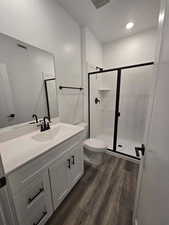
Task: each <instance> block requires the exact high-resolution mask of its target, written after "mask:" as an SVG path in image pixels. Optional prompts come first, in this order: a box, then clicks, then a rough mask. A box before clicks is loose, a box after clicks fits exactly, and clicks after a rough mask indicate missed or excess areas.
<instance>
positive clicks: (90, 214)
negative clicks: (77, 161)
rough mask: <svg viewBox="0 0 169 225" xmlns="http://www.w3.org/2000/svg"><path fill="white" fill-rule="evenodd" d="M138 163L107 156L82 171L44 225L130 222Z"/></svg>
mask: <svg viewBox="0 0 169 225" xmlns="http://www.w3.org/2000/svg"><path fill="white" fill-rule="evenodd" d="M137 174H138V165H137V164H135V163H132V162H129V161H126V160H123V159H119V158H115V157H113V156H108V155H107V156H106V160H105V163H104V164H103V165H101V166H99V167H98V168H93V167H91V166H89V165H85V173H84V176H83V177H82V178H81V180H80V181H79V183H78V184H77V185H76V186H75V187H74V189H73V190H72V192H71V193H70V194H69V195H68V197H67V198H66V199H65V200H64V201H63V203H62V204H61V205H60V207H59V208H58V209H57V210H56V212H55V213H54V215H53V216H52V218H51V219H50V221H49V222H48V223H47V225H131V224H132V212H133V207H134V196H135V190H136V181H137Z"/></svg>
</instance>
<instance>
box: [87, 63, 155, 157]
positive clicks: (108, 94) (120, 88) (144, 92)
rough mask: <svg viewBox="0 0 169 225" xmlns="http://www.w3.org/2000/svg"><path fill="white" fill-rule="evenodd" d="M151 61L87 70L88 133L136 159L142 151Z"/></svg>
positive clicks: (114, 149) (151, 70) (115, 150)
mask: <svg viewBox="0 0 169 225" xmlns="http://www.w3.org/2000/svg"><path fill="white" fill-rule="evenodd" d="M152 76H153V62H148V63H144V64H137V65H131V66H125V67H119V68H113V69H108V70H97V71H94V72H89V73H88V104H89V106H88V122H89V136H90V137H91V138H92V137H95V138H99V139H101V140H103V141H104V142H105V143H106V144H107V146H108V147H107V148H108V150H109V151H113V152H116V153H119V154H123V155H126V156H129V157H133V158H136V159H139V158H140V157H141V155H142V154H144V145H143V143H144V133H145V130H146V117H147V112H148V105H149V101H150V98H151V86H152V80H153V77H152Z"/></svg>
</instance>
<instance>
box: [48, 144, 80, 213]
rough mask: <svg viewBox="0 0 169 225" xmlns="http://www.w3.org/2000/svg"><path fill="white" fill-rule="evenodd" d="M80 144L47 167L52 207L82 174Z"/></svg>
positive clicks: (63, 196) (56, 205) (55, 206)
mask: <svg viewBox="0 0 169 225" xmlns="http://www.w3.org/2000/svg"><path fill="white" fill-rule="evenodd" d="M82 157H83V156H82V149H81V146H80V145H77V146H75V147H73V148H72V149H71V150H70V151H69V152H68V153H67V154H65V155H63V156H62V157H61V158H59V159H57V160H56V161H55V162H53V163H52V165H51V166H50V168H49V175H50V181H51V189H52V199H53V205H54V209H56V208H57V207H58V205H59V204H60V203H61V202H62V200H63V199H64V198H65V196H66V195H67V194H68V193H69V191H70V190H71V189H72V187H73V186H74V185H75V184H76V182H77V181H78V180H79V178H80V177H81V176H82V174H83V158H82Z"/></svg>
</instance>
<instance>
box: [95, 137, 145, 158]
mask: <svg viewBox="0 0 169 225" xmlns="http://www.w3.org/2000/svg"><path fill="white" fill-rule="evenodd" d="M97 138H99V139H101V140H103V141H104V142H105V143H106V144H107V146H108V147H107V148H108V149H113V141H112V136H111V135H99V136H97ZM140 146H141V143H138V142H134V141H131V140H127V139H120V138H119V139H117V148H116V152H117V153H121V154H124V155H126V156H131V157H134V158H137V159H140V158H141V157H138V156H137V155H136V151H135V147H140ZM112 151H113V150H112Z"/></svg>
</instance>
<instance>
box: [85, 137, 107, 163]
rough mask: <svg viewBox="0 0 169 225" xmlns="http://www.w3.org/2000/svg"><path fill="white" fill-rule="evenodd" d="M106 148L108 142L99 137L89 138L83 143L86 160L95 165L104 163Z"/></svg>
mask: <svg viewBox="0 0 169 225" xmlns="http://www.w3.org/2000/svg"><path fill="white" fill-rule="evenodd" d="M106 148H107V146H106V144H105V143H104V142H103V141H101V140H99V139H96V138H89V139H87V140H85V141H84V143H83V149H84V159H85V161H87V162H88V163H90V164H93V165H100V164H102V163H103V161H104V152H105V150H106Z"/></svg>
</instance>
